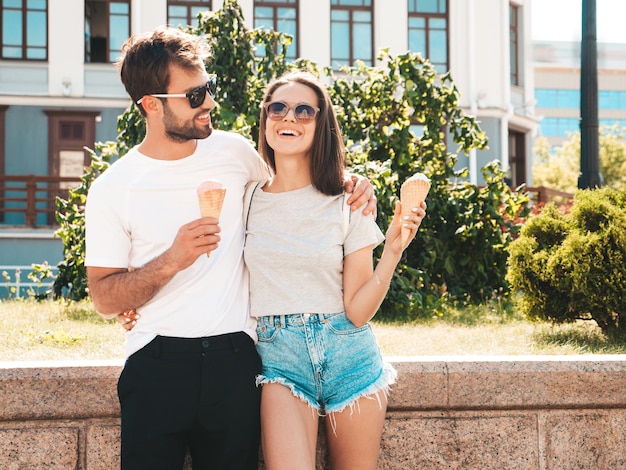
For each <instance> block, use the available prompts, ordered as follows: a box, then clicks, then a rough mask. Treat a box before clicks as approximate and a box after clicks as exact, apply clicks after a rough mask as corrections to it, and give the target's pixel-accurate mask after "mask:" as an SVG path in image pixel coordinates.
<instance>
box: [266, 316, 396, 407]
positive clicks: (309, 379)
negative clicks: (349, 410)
mask: <svg viewBox="0 0 626 470" xmlns="http://www.w3.org/2000/svg"><path fill="white" fill-rule="evenodd" d="M257 334H258V336H259V341H258V343H257V351H258V352H259V355H260V356H261V360H262V362H263V371H262V373H261V375H260V376H259V377H258V378H257V384H264V383H279V384H282V385H285V386H286V387H289V389H291V392H292V393H293V394H294V395H295V396H296V397H298V398H300V399H302V400H304V401H306V402H307V403H308V404H309V405H310V406H311V407H313V408H315V409H316V410H318V413H319V414H320V415H323V414H326V413H333V412H338V411H341V410H343V409H344V408H346V407H347V406H352V405H354V403H355V402H356V401H357V400H358V399H359V398H361V397H363V396H367V395H372V394H374V393H377V392H379V391H384V392H385V393H387V392H388V391H389V386H390V385H391V384H392V383H394V382H395V378H396V371H395V369H394V368H393V367H392V366H391V365H390V364H386V363H384V362H383V358H382V356H381V354H380V350H379V349H378V344H377V343H376V338H375V337H374V333H373V332H372V328H371V327H370V325H369V323H367V324H365V325H364V326H362V327H360V328H357V327H356V326H354V325H353V324H352V322H350V320H348V318H347V317H346V315H345V313H333V314H306V313H303V314H293V315H275V316H265V317H260V318H259V319H258V324H257Z"/></svg>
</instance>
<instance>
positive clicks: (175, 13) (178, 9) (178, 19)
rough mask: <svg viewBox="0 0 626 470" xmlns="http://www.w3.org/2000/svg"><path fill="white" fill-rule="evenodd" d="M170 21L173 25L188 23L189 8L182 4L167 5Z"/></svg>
mask: <svg viewBox="0 0 626 470" xmlns="http://www.w3.org/2000/svg"><path fill="white" fill-rule="evenodd" d="M167 17H168V23H169V24H170V25H171V26H178V25H181V26H185V25H186V24H187V8H186V7H182V6H180V5H170V6H169V7H167Z"/></svg>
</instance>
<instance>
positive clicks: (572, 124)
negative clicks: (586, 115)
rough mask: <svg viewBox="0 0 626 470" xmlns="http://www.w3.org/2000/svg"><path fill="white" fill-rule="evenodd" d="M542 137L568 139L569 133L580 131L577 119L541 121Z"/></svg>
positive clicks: (545, 119)
mask: <svg viewBox="0 0 626 470" xmlns="http://www.w3.org/2000/svg"><path fill="white" fill-rule="evenodd" d="M540 125H541V135H543V136H545V137H567V134H568V133H574V132H577V131H579V130H580V120H579V119H577V118H544V119H542V120H541V123H540Z"/></svg>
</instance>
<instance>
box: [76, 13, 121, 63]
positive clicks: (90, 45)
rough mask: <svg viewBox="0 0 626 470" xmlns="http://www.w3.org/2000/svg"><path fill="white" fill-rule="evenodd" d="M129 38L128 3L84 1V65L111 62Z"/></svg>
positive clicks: (116, 57) (115, 58)
mask: <svg viewBox="0 0 626 470" xmlns="http://www.w3.org/2000/svg"><path fill="white" fill-rule="evenodd" d="M129 35H130V0H85V62H99V63H103V62H104V63H106V62H115V61H116V60H117V59H118V58H119V56H120V55H121V54H122V44H124V41H126V39H128V36H129Z"/></svg>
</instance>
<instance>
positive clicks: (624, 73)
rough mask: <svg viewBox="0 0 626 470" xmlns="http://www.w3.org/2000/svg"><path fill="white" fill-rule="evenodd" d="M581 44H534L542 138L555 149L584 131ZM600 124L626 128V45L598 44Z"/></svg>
mask: <svg viewBox="0 0 626 470" xmlns="http://www.w3.org/2000/svg"><path fill="white" fill-rule="evenodd" d="M580 47H581V44H580V42H546V41H541V42H539V41H537V42H535V43H534V44H533V50H534V69H535V99H536V100H537V104H536V113H537V114H538V115H540V116H542V119H541V121H540V126H541V127H540V130H539V132H538V135H540V136H543V137H546V138H547V139H548V141H549V142H550V144H551V145H552V146H558V145H561V144H563V142H564V141H565V140H568V136H569V135H570V134H572V133H575V132H578V131H580V65H581V64H580ZM597 51H598V121H599V125H600V126H601V127H602V126H612V125H616V124H617V125H619V126H622V127H626V44H609V43H598V49H597Z"/></svg>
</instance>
